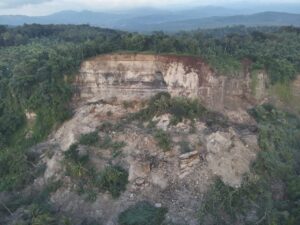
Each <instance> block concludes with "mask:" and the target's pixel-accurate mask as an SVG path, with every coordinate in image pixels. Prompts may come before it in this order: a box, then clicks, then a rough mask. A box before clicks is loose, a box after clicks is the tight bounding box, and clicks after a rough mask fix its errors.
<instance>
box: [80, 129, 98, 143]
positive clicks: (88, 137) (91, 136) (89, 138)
mask: <svg viewBox="0 0 300 225" xmlns="http://www.w3.org/2000/svg"><path fill="white" fill-rule="evenodd" d="M98 141H99V136H98V132H97V131H94V132H91V133H87V134H82V135H81V136H80V138H79V144H81V145H88V146H92V145H95V144H97V143H98Z"/></svg>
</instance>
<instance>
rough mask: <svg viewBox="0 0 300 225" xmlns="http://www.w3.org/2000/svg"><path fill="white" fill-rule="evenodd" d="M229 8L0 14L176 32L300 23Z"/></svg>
mask: <svg viewBox="0 0 300 225" xmlns="http://www.w3.org/2000/svg"><path fill="white" fill-rule="evenodd" d="M247 13H249V11H241V10H234V9H227V8H223V7H212V6H208V7H199V8H195V9H187V10H178V11H167V10H159V9H152V8H139V9H133V10H127V11H113V12H107V13H106V12H92V11H81V12H76V11H61V12H58V13H54V14H51V15H48V16H36V17H30V16H17V15H11V16H10V15H8V16H6V15H5V16H4V15H3V16H0V24H5V25H10V26H17V25H23V24H24V23H27V24H32V23H38V24H90V25H93V26H100V27H105V28H113V29H120V30H126V31H139V32H152V31H157V30H162V31H167V32H176V31H179V30H193V29H198V28H217V27H224V26H234V25H245V26H288V25H293V26H300V14H296V13H285V12H260V13H254V14H247Z"/></svg>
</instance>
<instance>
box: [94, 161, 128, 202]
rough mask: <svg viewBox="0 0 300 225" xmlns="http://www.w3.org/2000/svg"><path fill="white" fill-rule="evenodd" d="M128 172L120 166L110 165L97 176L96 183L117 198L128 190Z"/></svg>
mask: <svg viewBox="0 0 300 225" xmlns="http://www.w3.org/2000/svg"><path fill="white" fill-rule="evenodd" d="M127 183H128V172H127V171H126V170H124V169H123V168H121V167H119V166H108V167H106V168H105V169H104V171H102V172H100V173H99V174H98V176H97V178H96V184H97V185H98V187H99V188H100V189H101V190H103V191H109V192H110V193H111V195H112V196H113V197H114V198H116V197H119V196H120V194H121V192H122V191H125V190H126V185H127Z"/></svg>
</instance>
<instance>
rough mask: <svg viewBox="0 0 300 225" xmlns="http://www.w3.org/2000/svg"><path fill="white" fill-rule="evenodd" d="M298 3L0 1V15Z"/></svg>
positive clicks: (272, 0)
mask: <svg viewBox="0 0 300 225" xmlns="http://www.w3.org/2000/svg"><path fill="white" fill-rule="evenodd" d="M236 2H238V3H241V2H242V3H248V4H249V3H253V4H254V3H255V4H274V3H300V0H0V14H12V15H16V14H21V15H46V14H50V13H53V12H57V11H62V10H94V11H105V10H108V9H114V8H118V9H126V8H132V7H143V6H151V7H159V8H171V7H192V6H193V5H220V6H226V5H227V4H233V3H236Z"/></svg>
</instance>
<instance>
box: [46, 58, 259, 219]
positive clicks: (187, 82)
mask: <svg viewBox="0 0 300 225" xmlns="http://www.w3.org/2000/svg"><path fill="white" fill-rule="evenodd" d="M263 76H264V75H263V73H262V74H259V75H258V80H259V79H261V80H262V82H263V80H264V79H263ZM251 82H253V79H250V75H249V73H248V72H247V70H245V71H244V75H240V76H239V77H234V78H233V77H231V78H230V77H225V76H218V75H217V74H216V73H215V72H214V71H213V70H212V69H211V68H210V67H209V66H208V65H207V64H205V63H204V62H203V61H202V60H201V59H199V58H194V57H178V56H155V55H125V54H121V55H104V56H99V57H96V58H93V59H90V60H88V61H85V62H84V63H83V64H82V67H81V70H80V73H79V74H78V76H77V78H76V81H75V84H74V85H75V87H76V88H77V89H78V92H77V95H76V96H75V100H76V101H74V104H75V105H76V104H77V105H76V108H75V109H74V116H73V117H72V118H71V119H70V120H69V121H66V122H65V123H64V124H63V125H62V126H61V127H60V128H59V129H58V130H56V131H55V132H54V133H53V134H52V135H51V136H50V137H49V140H48V141H47V143H46V146H49V149H51V151H52V154H47V155H45V158H44V161H45V163H46V170H45V173H44V176H43V178H42V181H49V180H53V179H54V180H55V179H60V180H63V185H62V187H60V189H59V190H58V191H56V192H55V193H53V194H52V195H51V202H52V203H53V204H54V205H55V206H56V207H58V208H59V209H60V210H61V211H63V212H65V213H67V214H68V215H71V216H72V218H75V221H76V222H75V223H74V224H81V222H82V221H83V220H84V218H92V219H95V220H97V221H102V224H105V225H115V224H118V222H117V221H118V215H119V214H120V213H121V212H122V211H124V210H125V209H127V208H129V207H130V206H132V205H133V204H136V203H138V202H141V201H145V200H146V201H149V202H151V203H153V204H154V205H158V206H160V207H161V206H163V207H167V208H168V214H167V221H170V222H172V224H189V225H196V224H198V221H197V217H198V209H199V204H201V201H202V199H203V194H204V193H205V192H206V191H207V190H208V188H209V187H210V185H211V184H212V183H213V181H214V179H215V178H216V177H219V178H220V179H221V180H222V181H223V182H224V183H226V184H228V185H230V186H232V187H239V186H240V185H241V183H242V179H243V175H244V174H245V173H248V172H249V167H250V164H251V163H252V162H253V160H255V157H256V154H257V152H258V151H259V147H258V141H257V133H256V129H252V128H253V127H252V126H249V120H247V119H246V120H245V118H248V119H249V118H250V122H251V117H250V116H249V115H248V114H247V112H246V109H247V108H248V107H250V106H252V105H253V104H256V103H258V102H259V100H260V99H261V98H262V93H263V88H264V86H263V85H258V84H256V86H255V90H254V91H253V85H251ZM256 83H257V82H256ZM259 83H260V84H261V82H259ZM161 91H167V92H169V93H170V94H171V95H173V96H187V97H193V98H200V99H201V100H202V102H203V104H204V105H205V106H206V107H208V108H210V109H213V110H216V111H218V112H222V113H223V114H225V115H226V116H227V117H228V118H229V119H231V121H233V122H228V124H227V122H226V124H224V121H223V120H221V117H222V118H225V116H224V115H220V114H218V113H216V114H214V122H213V124H211V122H208V121H206V118H198V119H188V118H186V119H184V120H183V121H181V122H179V123H177V124H176V125H175V124H173V123H172V118H173V117H172V115H171V114H170V113H165V114H163V115H160V116H157V115H155V116H153V118H150V119H149V120H148V121H139V120H134V119H133V121H132V120H126V119H124V118H127V117H128V115H129V114H132V113H135V112H140V109H142V108H144V107H147V103H146V104H144V102H143V101H141V102H140V100H144V99H148V98H150V97H151V96H153V95H154V94H156V93H158V92H161ZM251 92H252V93H255V95H253V96H254V97H252V93H251ZM124 101H127V103H128V102H129V103H130V102H132V101H134V104H132V105H130V106H129V107H127V106H126V104H124ZM129 103H128V104H129ZM219 117H220V118H219ZM173 119H174V118H173ZM219 119H220V120H219ZM222 121H223V122H222ZM226 121H227V120H226ZM241 124H242V126H241ZM158 130H160V131H161V130H163V132H165V134H166V135H167V137H168V141H169V145H170V149H169V150H168V151H164V150H163V149H162V147H161V146H160V145H159V141H158V140H157V131H158ZM90 132H96V133H97V136H98V138H99V140H98V142H99V143H97V144H96V145H94V146H85V145H84V144H82V143H81V144H80V139H81V137H82V134H87V133H90ZM104 140H111V142H110V143H112V142H113V143H124V145H123V147H121V149H117V150H116V149H115V150H114V149H113V148H108V147H105V145H101V144H100V142H101V141H104ZM78 142H79V147H78V149H79V150H80V154H83V155H85V156H87V158H88V159H89V160H90V161H89V165H91V166H93V167H94V169H95V171H97V172H101V171H103V170H104V168H105V167H106V166H109V165H115V166H121V167H122V168H124V169H125V170H126V171H128V184H127V186H126V190H124V192H122V194H121V196H120V197H119V198H118V199H114V198H112V197H111V195H110V194H109V193H107V192H103V191H100V192H96V193H95V196H94V202H93V203H89V202H86V201H85V196H84V195H82V196H81V195H78V194H76V192H75V191H74V190H76V183H73V181H74V180H73V181H72V179H73V178H72V177H71V176H66V168H67V166H66V163H65V159H66V158H65V152H66V151H67V150H68V149H69V147H70V146H71V145H72V144H74V143H77V144H78ZM106 145H107V144H106Z"/></svg>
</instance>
